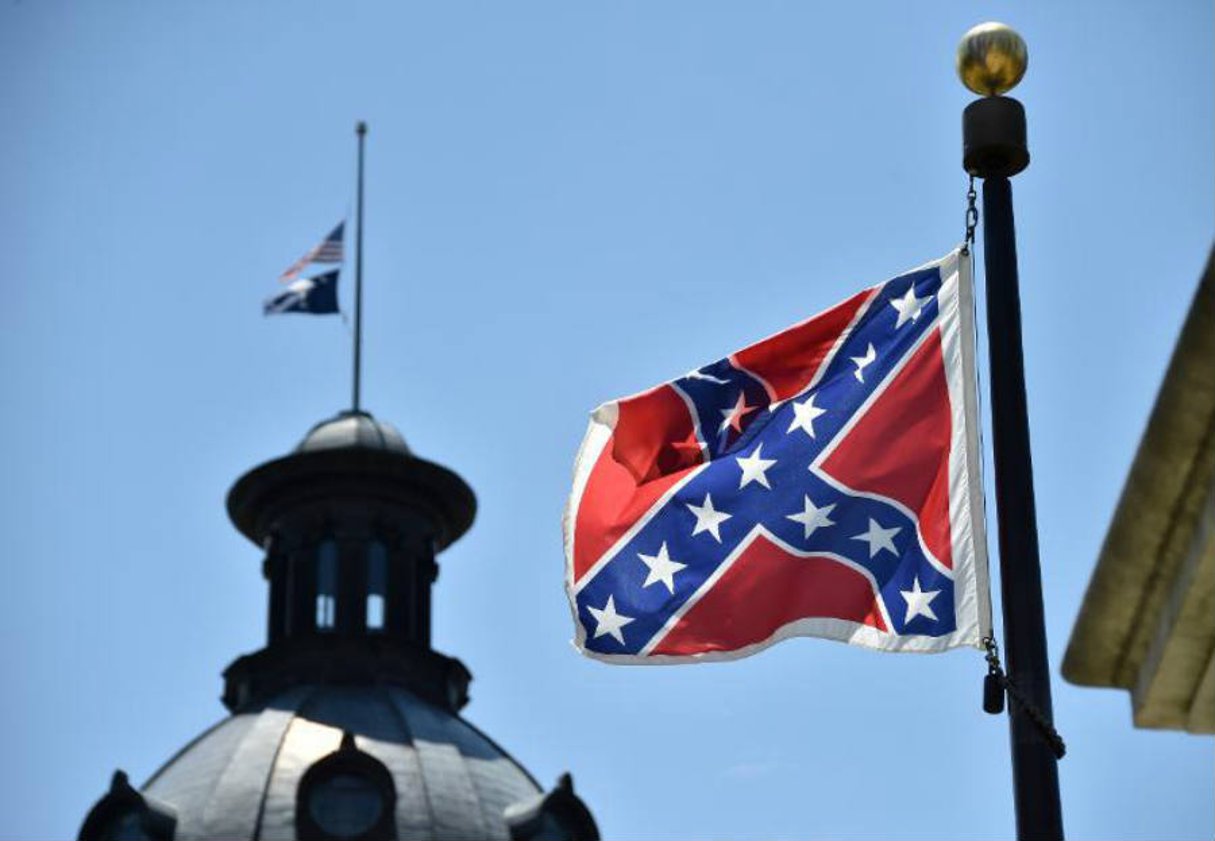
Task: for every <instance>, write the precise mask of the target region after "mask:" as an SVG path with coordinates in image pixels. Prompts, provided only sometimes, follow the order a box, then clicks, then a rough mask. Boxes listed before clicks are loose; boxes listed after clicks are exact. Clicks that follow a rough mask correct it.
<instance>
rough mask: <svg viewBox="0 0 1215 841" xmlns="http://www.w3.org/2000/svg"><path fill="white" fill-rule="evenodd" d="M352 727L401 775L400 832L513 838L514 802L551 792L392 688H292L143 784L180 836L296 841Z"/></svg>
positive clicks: (397, 783)
mask: <svg viewBox="0 0 1215 841" xmlns="http://www.w3.org/2000/svg"><path fill="white" fill-rule="evenodd" d="M343 733H350V734H352V735H353V741H354V746H355V747H357V749H358V750H359V751H362V752H363V753H365V754H367V755H370V756H371V757H373V758H374V759H375V760H378V761H379V763H381V764H382V765H383V766H384V768H386V769H387V771H388V773H389V774H391V777H392V781H393V785H394V787H395V790H396V804H395V809H394V811H393V814H392V820H393V822H394V823H395V825H396V837H397V838H401V839H406V838H469V839H472V838H494V839H508V838H509V837H510V832H509V830H508V828H507V825H506V823H505V820H504V817H503V813H504V810H505V809H506V808H507V807H508V806H510V805H512V804H517V803H520V802H521V801H527V800H529V799H534V798H535V797H536V796H537V795H538V794H539V793H540V792H541V789H540V787H539V786H538V785H537V784H536V782H535V780H533V779H532V778H531V776H530V775H529V774H528V773H527V771H525V770H524V769H523V768H522V767H521V766H520V765H519V764H518V763H516V762H515V761H514V760H513V759H512V758H511V757H510V756H509V755H508V754H506V753H505V752H504V751H503V750H502V749H501V748H499V747H498V746H497V745H496V744H495V743H494V742H493V741H492V740H490V739H489V738H488V737H487V736H485V735H484V734H483V733H481V732H480V731H479V730H477V729H476V728H474V727H473V726H472V725H470V724H468V723H467V722H465V721H464V720H463V719H461V718H459V717H458V716H455V715H452V714H451V713H449V712H447V711H445V710H442V709H440V708H439V707H436V706H433V705H431V704H429V703H427V702H425V701H423V700H421V699H420V698H418V697H417V696H416V695H414V694H412V693H410V692H409V691H407V690H405V689H402V688H400V687H396V686H387V685H379V686H342V685H305V686H297V687H295V688H293V689H290V690H288V691H286V692H283V693H281V694H279V695H277V696H275V697H273V698H272V699H271V700H269V701H268V702H266V703H265V704H264V705H260V706H258V707H254V708H251V709H249V710H247V711H243V712H241V713H238V714H236V715H234V716H231V717H230V718H227V719H224V720H223V721H221V722H220V723H219V724H217V725H215V726H214V727H213V728H211V729H210V730H208V731H207V732H205V733H203V734H202V735H201V736H199V737H198V738H197V739H196V740H194V741H193V742H192V743H190V744H189V745H187V746H186V747H185V748H184V749H182V751H181V752H180V753H178V754H177V756H175V757H173V758H172V759H171V760H169V762H168V763H167V764H165V766H164V767H163V768H161V769H160V770H159V771H157V772H156V774H154V775H153V776H152V778H151V779H150V780H149V781H148V783H147V784H146V785H145V786H144V787H143V792H144V793H145V794H148V795H151V796H152V797H154V798H156V799H157V800H159V801H162V802H163V803H165V804H167V805H168V806H170V807H172V808H173V809H174V810H175V811H176V814H177V831H176V834H175V836H174V838H175V839H176V841H184V839H202V838H258V839H264V840H265V841H273V839H291V838H295V837H297V824H296V806H297V802H298V801H297V797H298V791H299V787H300V783H301V780H302V779H303V777H304V775H305V773H306V772H307V771H308V769H309V768H312V767H313V766H314V765H316V763H317V762H318V760H321V759H322V758H324V757H326V756H329V755H332V754H333V753H334V752H335V751H338V749H339V745H341V744H342V740H343Z"/></svg>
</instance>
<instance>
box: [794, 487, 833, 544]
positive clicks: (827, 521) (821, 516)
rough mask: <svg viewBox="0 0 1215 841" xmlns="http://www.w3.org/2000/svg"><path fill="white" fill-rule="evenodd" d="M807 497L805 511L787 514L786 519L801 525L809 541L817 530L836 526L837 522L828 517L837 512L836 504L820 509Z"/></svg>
mask: <svg viewBox="0 0 1215 841" xmlns="http://www.w3.org/2000/svg"><path fill="white" fill-rule="evenodd" d="M805 496H806V502H805V505H806V508H805V510H804V511H802V512H801V513H800V514H786V515H785V519H787V520H792V521H793V522H795V523H801V524H802V528H803V529H804V530H805V532H806V533H805V535H804V537H805V538H806V539H807V540H809V539H810V535H812V534H814V530H815V529H818V528H823V527H826V526H834V525H835V520H832V519H831V518H830V517H828V516H827V515H828V514H830V513H831V512H832V511H834V510H835V503H834V502H833V503H831V504H830V505H824V506H823V507H822V508H819V507H818V506H817V505H815V504H814V503H813V502H811V501H810V497H809V495H805Z"/></svg>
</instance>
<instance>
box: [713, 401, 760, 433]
mask: <svg viewBox="0 0 1215 841" xmlns="http://www.w3.org/2000/svg"><path fill="white" fill-rule="evenodd" d="M758 408H759V407H758V406H749V405H747V398H746V395H745V394H743V393H742V392H741V391H740V392H738V400H737V401H736V402H735V403H734V406H733V408H730V409H722V410H721V415H722V417H723V418H724V419H725V420H723V421H722V422H721V426H720V427H718V429H717V431H718V432H719V433H721V432H725V431H726V429H728V428H733V429H734V431H735V432H742V421H743V418H745V417H746V416H747V415H749V414H751V413H752V412H754V411H755V410H756V409H758Z"/></svg>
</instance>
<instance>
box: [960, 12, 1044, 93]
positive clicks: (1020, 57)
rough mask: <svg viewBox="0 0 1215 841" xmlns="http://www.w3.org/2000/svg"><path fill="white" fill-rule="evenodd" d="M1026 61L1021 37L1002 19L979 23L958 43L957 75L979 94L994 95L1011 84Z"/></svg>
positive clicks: (1002, 91) (1011, 86) (1018, 76)
mask: <svg viewBox="0 0 1215 841" xmlns="http://www.w3.org/2000/svg"><path fill="white" fill-rule="evenodd" d="M1028 65H1029V50H1028V49H1026V47H1025V41H1024V40H1022V38H1021V36H1020V35H1018V34H1017V32H1016V30H1014V29H1013V28H1012V27H1011V26H1005V25H1004V24H1002V23H995V22H992V23H981V24H979V25H978V26H976V27H975V28H974V29H972V30H970V31H969V32H967V33H966V34H965V35H963V36H962V42H961V43H960V44H958V78H960V79H961V80H962V84H964V85H966V87H968V88H970V89H971V90H972V91H974V92H975V93H977V94H981V95H983V96H998V95H999V94H1002V93H1007V92H1008V91H1010V90H1012V89H1013V88H1015V87H1016V86H1017V82H1020V81H1021V77H1022V76H1024V75H1025V68H1026V67H1027V66H1028Z"/></svg>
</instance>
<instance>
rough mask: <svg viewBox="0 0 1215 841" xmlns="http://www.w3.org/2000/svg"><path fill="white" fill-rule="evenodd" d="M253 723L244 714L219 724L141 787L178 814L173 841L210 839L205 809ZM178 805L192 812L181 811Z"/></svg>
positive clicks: (249, 716)
mask: <svg viewBox="0 0 1215 841" xmlns="http://www.w3.org/2000/svg"><path fill="white" fill-rule="evenodd" d="M256 720H257V716H256V715H248V714H246V715H237V716H233V717H231V718H228V719H225V720H224V721H221V722H220V723H219V724H217V725H216V726H215V727H213V728H211V729H210V730H208V731H207V732H206V733H204V734H203V735H202V736H200V737H199V738H198V739H197V740H195V741H194V742H193V743H192V744H189V745H187V746H186V747H185V748H184V749H183V750H182V751H181V753H179V754H178V755H177V756H175V757H173V758H172V759H170V760H169V762H168V763H167V764H166V765H165V766H164V767H163V768H162V769H161V770H159V771H157V772H156V774H155V776H153V777H152V779H151V780H149V781H148V783H147V784H146V785H145V786H144V787H143V790H144V791H145V792H146V793H147V794H150V795H152V796H153V797H155V798H156V799H157V800H162V801H164V802H165V803H169V804H170V805H172V806H173V807H174V808H175V809H176V810H177V833H176V836H175V838H176V839H188V838H206V837H209V836H208V833H207V830H206V827H205V825H204V824H203V819H204V808H205V806H206V804H207V803H210V802H211V796H212V793H213V792H214V791H215V786H216V784H217V783H218V782H219V780H220V777H221V776H222V775H223V773H224V771H225V770H226V769H227V767H228V765H229V764H230V763H231V761H232V757H233V755H234V754H235V753H236V750H237V749H238V748H239V747H240V745H241V743H242V742H243V741H244V739H245V736H247V735H248V733H249V731H250V730H251V729H252V727H253V724H254V723H255V722H256ZM178 803H182V804H190V805H191V806H193V807H194V808H190V806H187V807H186V808H181V807H179V806H177V804H178Z"/></svg>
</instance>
